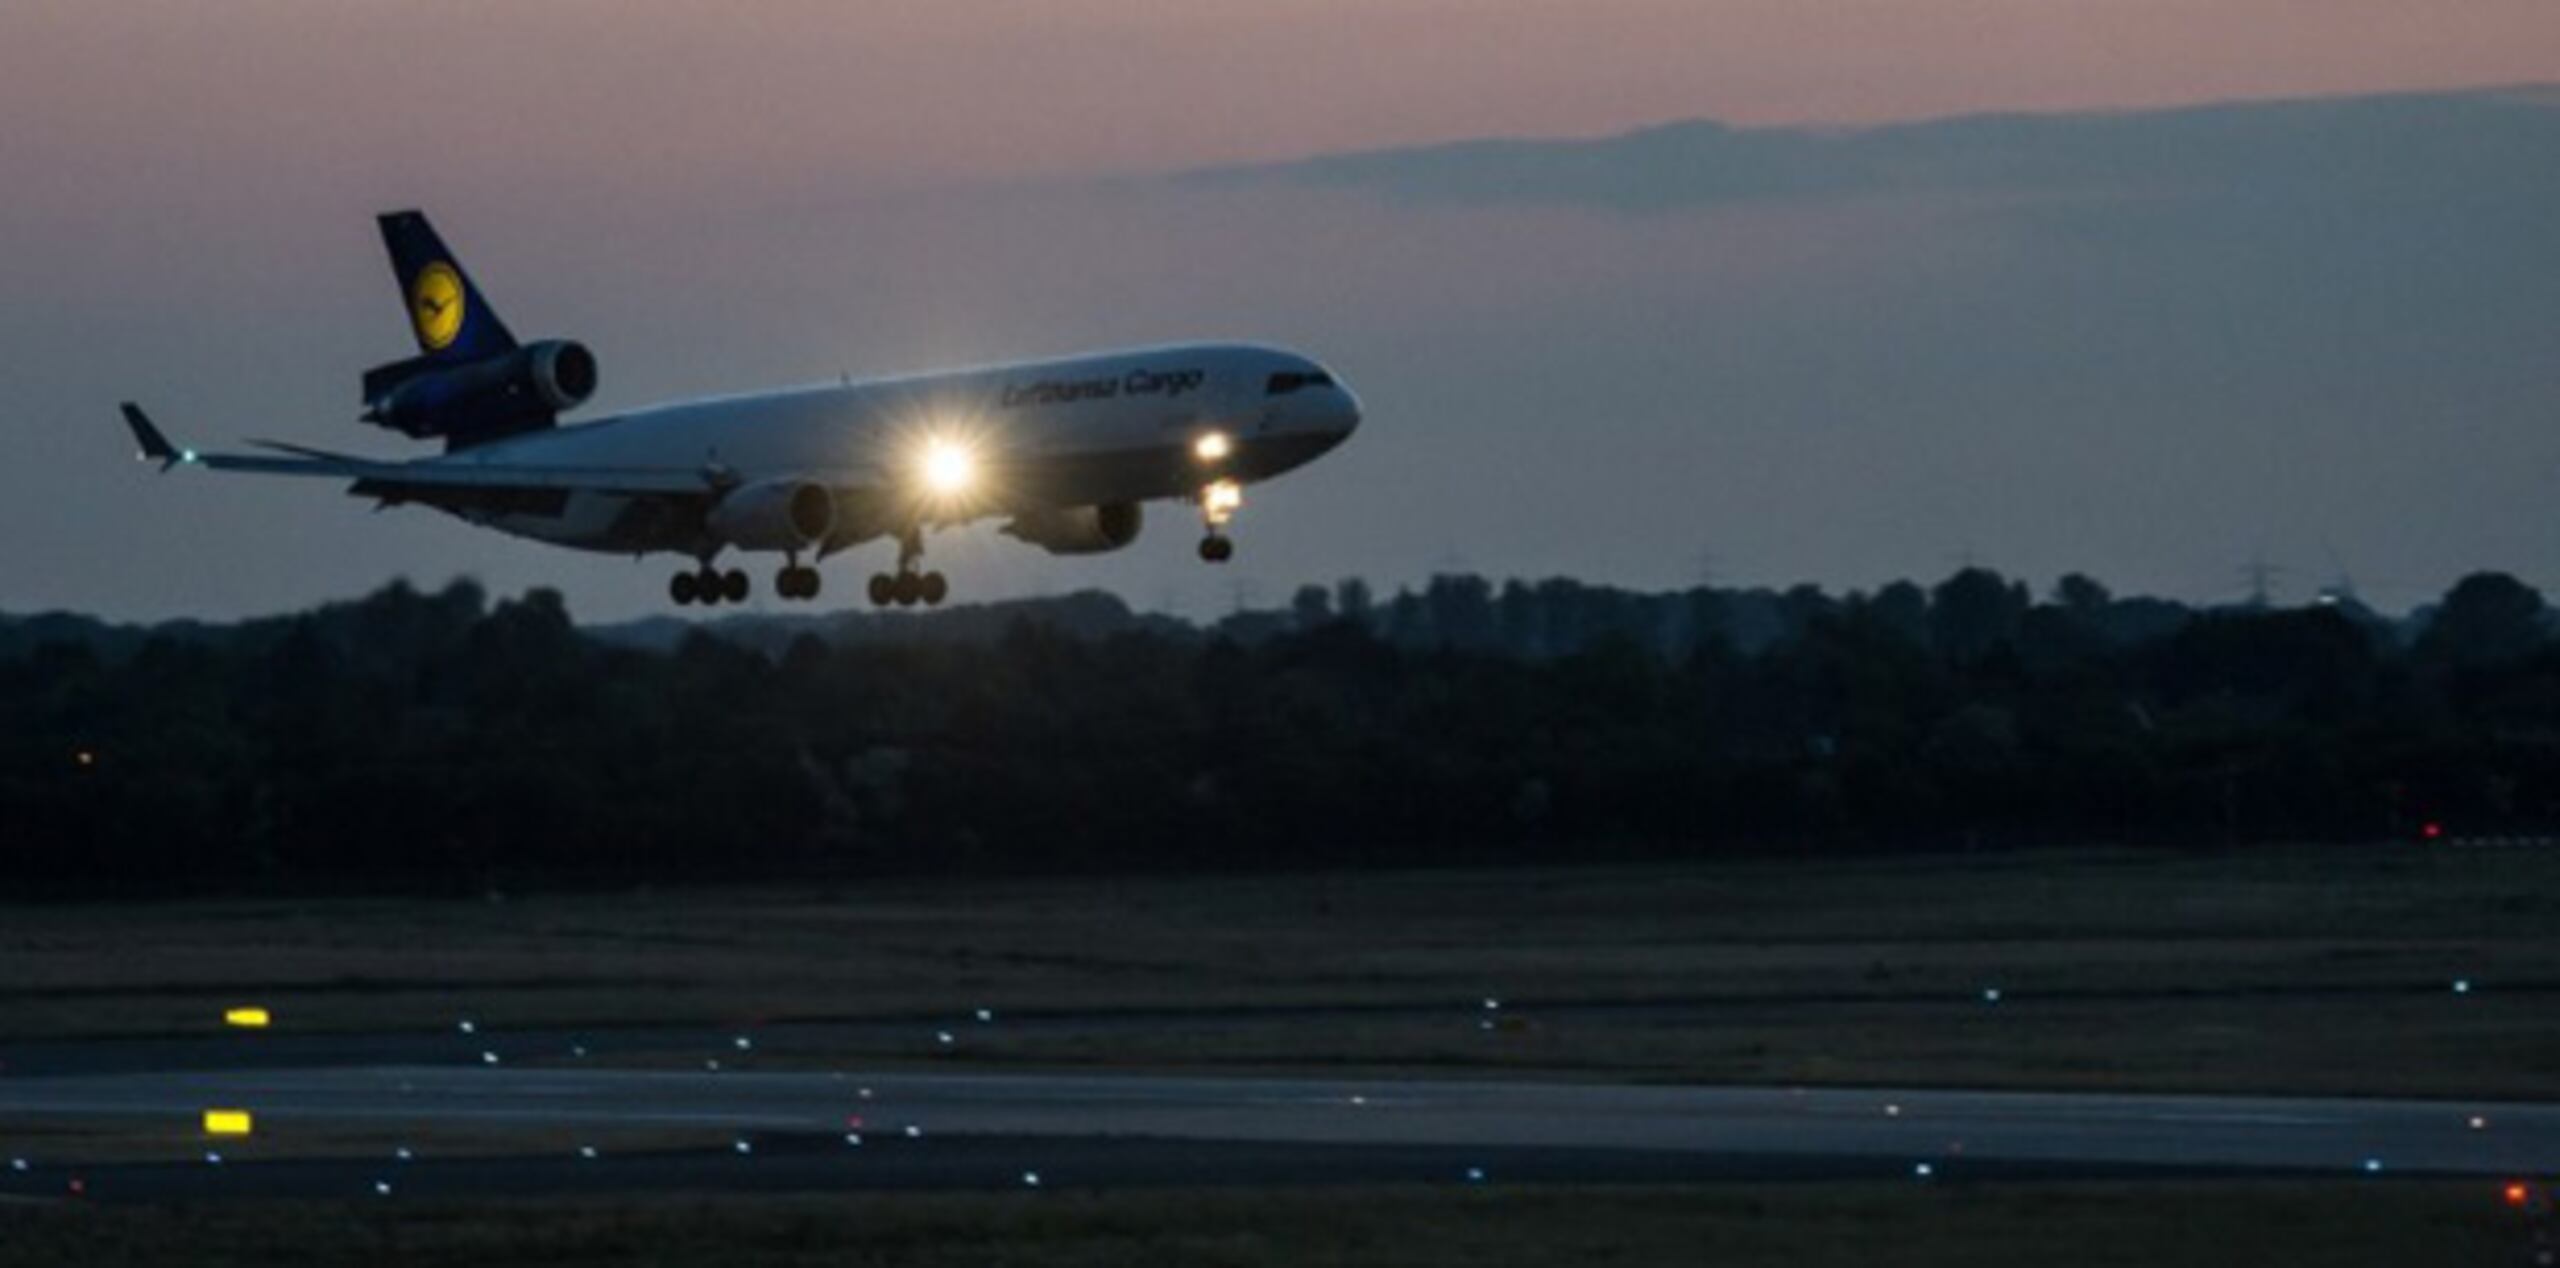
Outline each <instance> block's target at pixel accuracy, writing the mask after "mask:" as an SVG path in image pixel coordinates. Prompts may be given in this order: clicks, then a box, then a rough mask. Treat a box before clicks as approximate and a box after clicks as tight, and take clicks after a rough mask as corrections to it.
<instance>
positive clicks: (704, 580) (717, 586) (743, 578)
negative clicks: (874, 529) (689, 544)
mask: <svg viewBox="0 0 2560 1268" xmlns="http://www.w3.org/2000/svg"><path fill="white" fill-rule="evenodd" d="M667 597H668V598H670V599H673V600H675V601H676V603H677V604H678V605H679V606H683V605H689V604H695V603H699V604H702V605H704V606H706V607H708V606H710V605H711V604H715V603H744V602H746V601H747V574H746V573H745V572H744V571H742V570H740V569H736V568H732V569H730V570H728V571H727V572H722V571H720V570H719V569H717V568H714V567H712V566H711V563H710V561H708V560H705V561H703V565H702V567H700V568H698V569H696V570H694V571H692V572H679V573H677V574H676V575H675V576H674V577H673V578H672V579H670V580H669V581H668V582H667Z"/></svg>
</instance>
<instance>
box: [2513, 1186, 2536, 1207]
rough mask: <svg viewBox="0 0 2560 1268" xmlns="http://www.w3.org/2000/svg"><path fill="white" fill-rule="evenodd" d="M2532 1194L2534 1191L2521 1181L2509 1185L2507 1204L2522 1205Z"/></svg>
mask: <svg viewBox="0 0 2560 1268" xmlns="http://www.w3.org/2000/svg"><path fill="white" fill-rule="evenodd" d="M2532 1196H2533V1191H2532V1190H2530V1189H2527V1188H2526V1187H2525V1186H2524V1185H2522V1184H2520V1183H2519V1184H2510V1185H2508V1186H2507V1205H2509V1206H2522V1205H2524V1204H2525V1200H2526V1199H2527V1198H2530V1197H2532Z"/></svg>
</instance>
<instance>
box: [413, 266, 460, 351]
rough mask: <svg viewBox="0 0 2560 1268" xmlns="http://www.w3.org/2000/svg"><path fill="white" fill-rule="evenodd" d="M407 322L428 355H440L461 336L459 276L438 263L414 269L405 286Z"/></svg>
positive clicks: (451, 269) (450, 267)
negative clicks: (413, 277) (414, 275)
mask: <svg viewBox="0 0 2560 1268" xmlns="http://www.w3.org/2000/svg"><path fill="white" fill-rule="evenodd" d="M409 320H411V321H412V322H415V323H417V327H418V342H419V343H421V344H424V345H426V349H427V351H429V352H442V351H443V350H444V349H445V348H446V347H447V346H449V345H451V344H452V343H453V341H454V338H455V337H456V336H458V335H460V334H461V333H462V275H461V274H459V273H456V272H454V271H453V266H452V265H450V264H447V263H445V262H444V261H442V260H438V261H436V262H435V263H433V264H430V265H428V266H427V267H425V268H423V269H420V270H418V280H416V281H414V282H411V283H410V284H409Z"/></svg>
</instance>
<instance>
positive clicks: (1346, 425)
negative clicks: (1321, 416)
mask: <svg viewBox="0 0 2560 1268" xmlns="http://www.w3.org/2000/svg"><path fill="white" fill-rule="evenodd" d="M1333 393H1334V396H1335V397H1336V398H1337V399H1336V400H1335V402H1334V409H1333V415H1334V422H1335V425H1336V426H1337V427H1339V428H1340V429H1341V432H1342V434H1343V435H1345V436H1348V435H1350V434H1351V433H1353V432H1355V431H1358V430H1359V429H1360V398H1359V397H1357V396H1353V395H1352V394H1351V389H1350V388H1347V387H1344V386H1342V385H1340V384H1338V383H1337V384H1335V385H1334V389H1333Z"/></svg>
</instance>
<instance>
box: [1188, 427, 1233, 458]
mask: <svg viewBox="0 0 2560 1268" xmlns="http://www.w3.org/2000/svg"><path fill="white" fill-rule="evenodd" d="M1235 447H1236V446H1235V442H1234V441H1232V440H1229V439H1228V438H1227V434H1226V433H1225V432H1222V431H1213V432H1209V433H1206V434H1204V435H1203V436H1201V437H1200V439H1198V440H1195V441H1192V442H1191V456H1192V457H1194V458H1198V459H1199V460H1200V461H1202V462H1225V461H1226V460H1227V455H1228V454H1231V453H1234V452H1235Z"/></svg>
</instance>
